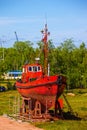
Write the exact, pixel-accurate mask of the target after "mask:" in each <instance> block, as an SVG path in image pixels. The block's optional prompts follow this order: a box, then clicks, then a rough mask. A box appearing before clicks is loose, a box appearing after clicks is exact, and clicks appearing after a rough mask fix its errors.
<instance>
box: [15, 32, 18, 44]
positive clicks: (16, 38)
mask: <svg viewBox="0 0 87 130" xmlns="http://www.w3.org/2000/svg"><path fill="white" fill-rule="evenodd" d="M14 33H15V36H16V41H17V42H18V36H17V33H16V32H14Z"/></svg>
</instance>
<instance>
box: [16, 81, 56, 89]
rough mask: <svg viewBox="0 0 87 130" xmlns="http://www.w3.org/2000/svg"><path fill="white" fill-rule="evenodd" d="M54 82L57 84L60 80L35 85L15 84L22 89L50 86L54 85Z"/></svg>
mask: <svg viewBox="0 0 87 130" xmlns="http://www.w3.org/2000/svg"><path fill="white" fill-rule="evenodd" d="M21 84H22V83H21ZM52 84H57V85H58V82H57V81H55V82H50V83H44V84H37V85H33V86H17V85H15V86H16V88H20V89H30V88H36V87H40V86H48V85H52Z"/></svg>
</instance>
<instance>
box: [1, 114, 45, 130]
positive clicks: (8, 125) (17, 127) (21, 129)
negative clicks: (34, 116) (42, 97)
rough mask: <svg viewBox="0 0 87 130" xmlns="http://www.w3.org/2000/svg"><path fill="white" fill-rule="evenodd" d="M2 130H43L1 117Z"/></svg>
mask: <svg viewBox="0 0 87 130" xmlns="http://www.w3.org/2000/svg"><path fill="white" fill-rule="evenodd" d="M0 130H43V129H40V128H37V127H35V126H33V125H31V124H30V123H27V122H20V121H15V120H12V119H10V118H8V117H4V116H0Z"/></svg>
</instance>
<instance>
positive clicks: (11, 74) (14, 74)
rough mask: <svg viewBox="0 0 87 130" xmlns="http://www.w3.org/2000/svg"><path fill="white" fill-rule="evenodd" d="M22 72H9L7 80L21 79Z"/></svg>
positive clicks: (6, 75) (6, 76)
mask: <svg viewBox="0 0 87 130" xmlns="http://www.w3.org/2000/svg"><path fill="white" fill-rule="evenodd" d="M21 75H22V72H21V71H19V70H14V71H9V72H7V73H6V74H5V76H4V78H5V79H18V78H21Z"/></svg>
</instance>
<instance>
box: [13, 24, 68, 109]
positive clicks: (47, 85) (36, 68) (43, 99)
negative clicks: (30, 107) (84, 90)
mask: <svg viewBox="0 0 87 130" xmlns="http://www.w3.org/2000/svg"><path fill="white" fill-rule="evenodd" d="M42 33H43V39H42V41H43V43H44V70H43V69H42V66H41V65H40V64H39V62H37V63H35V64H25V65H24V66H23V73H22V78H21V80H18V81H16V83H15V86H16V88H17V90H18V92H19V93H20V94H21V96H22V97H24V98H26V99H32V101H34V102H36V101H38V102H39V103H40V104H41V107H42V108H41V110H42V109H43V110H44V109H47V110H49V109H51V108H55V111H57V108H58V107H59V106H61V101H60V100H59V97H60V95H61V94H62V93H63V91H64V88H65V87H66V78H65V77H64V76H63V75H54V76H49V74H48V71H49V69H48V59H47V58H48V42H47V41H48V40H47V38H48V35H49V32H48V29H47V24H46V25H45V29H44V30H43V31H42ZM37 60H38V59H37ZM58 105H59V106H58ZM34 106H35V105H34Z"/></svg>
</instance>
